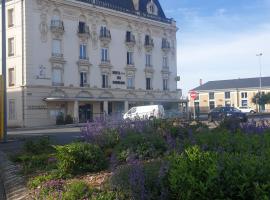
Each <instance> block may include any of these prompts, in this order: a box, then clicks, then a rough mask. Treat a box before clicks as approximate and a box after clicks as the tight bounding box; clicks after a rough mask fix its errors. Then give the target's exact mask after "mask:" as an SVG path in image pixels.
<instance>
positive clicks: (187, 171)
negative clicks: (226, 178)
mask: <svg viewBox="0 0 270 200" xmlns="http://www.w3.org/2000/svg"><path fill="white" fill-rule="evenodd" d="M216 163H217V155H216V154H214V153H209V152H206V153H204V152H201V151H200V149H199V148H198V147H196V146H195V147H191V148H189V149H187V150H186V151H185V152H184V153H183V154H181V155H176V154H175V155H173V156H172V157H171V158H170V170H169V174H168V181H169V187H170V192H171V193H170V194H171V197H172V198H173V199H185V200H189V199H190V200H193V199H212V197H213V196H212V195H213V190H214V189H215V185H216V179H217V177H218V169H217V165H216Z"/></svg>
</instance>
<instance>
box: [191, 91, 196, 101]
mask: <svg viewBox="0 0 270 200" xmlns="http://www.w3.org/2000/svg"><path fill="white" fill-rule="evenodd" d="M197 96H198V94H197V92H195V91H191V92H190V98H191V99H192V100H195V99H196V98H197Z"/></svg>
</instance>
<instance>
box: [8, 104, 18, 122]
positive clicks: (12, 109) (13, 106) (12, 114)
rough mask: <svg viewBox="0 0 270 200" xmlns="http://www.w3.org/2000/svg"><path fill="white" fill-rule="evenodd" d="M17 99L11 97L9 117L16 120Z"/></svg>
mask: <svg viewBox="0 0 270 200" xmlns="http://www.w3.org/2000/svg"><path fill="white" fill-rule="evenodd" d="M15 102H16V101H15V99H10V100H9V101H8V119H9V120H15V119H16V110H15V109H16V103H15Z"/></svg>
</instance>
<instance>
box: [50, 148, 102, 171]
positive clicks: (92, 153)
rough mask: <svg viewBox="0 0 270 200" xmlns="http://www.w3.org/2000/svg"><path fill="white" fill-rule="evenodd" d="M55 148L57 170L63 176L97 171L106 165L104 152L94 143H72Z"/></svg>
mask: <svg viewBox="0 0 270 200" xmlns="http://www.w3.org/2000/svg"><path fill="white" fill-rule="evenodd" d="M55 148H56V151H57V152H56V157H57V160H58V170H59V172H60V173H61V174H62V175H63V176H65V175H68V174H80V173H83V172H98V171H101V170H103V169H105V168H106V166H107V162H106V158H105V156H104V153H103V152H102V151H101V149H100V147H98V146H96V145H92V144H88V143H72V144H69V145H65V146H56V147H55Z"/></svg>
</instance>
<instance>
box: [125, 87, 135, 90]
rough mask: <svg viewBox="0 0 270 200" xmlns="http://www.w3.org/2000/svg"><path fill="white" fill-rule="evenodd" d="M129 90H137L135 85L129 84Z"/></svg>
mask: <svg viewBox="0 0 270 200" xmlns="http://www.w3.org/2000/svg"><path fill="white" fill-rule="evenodd" d="M127 89H128V90H135V86H127Z"/></svg>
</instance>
